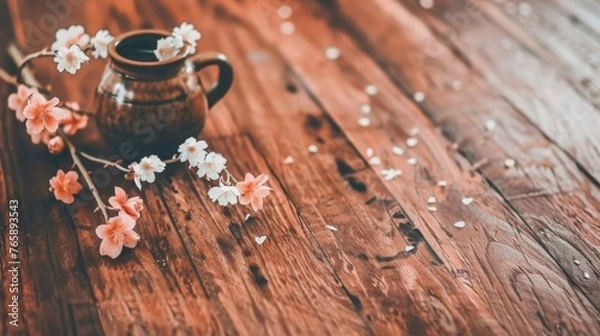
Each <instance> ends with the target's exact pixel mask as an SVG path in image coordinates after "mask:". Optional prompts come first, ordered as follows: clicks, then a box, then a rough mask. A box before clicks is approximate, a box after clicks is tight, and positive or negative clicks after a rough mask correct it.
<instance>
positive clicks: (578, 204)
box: [335, 0, 599, 307]
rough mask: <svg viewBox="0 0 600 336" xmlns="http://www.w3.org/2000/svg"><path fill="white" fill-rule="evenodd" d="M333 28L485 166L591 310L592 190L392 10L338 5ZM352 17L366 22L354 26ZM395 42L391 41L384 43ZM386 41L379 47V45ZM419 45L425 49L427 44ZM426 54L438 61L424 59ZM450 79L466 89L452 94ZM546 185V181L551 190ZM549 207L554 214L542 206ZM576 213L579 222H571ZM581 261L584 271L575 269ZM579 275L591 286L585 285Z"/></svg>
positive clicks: (404, 15) (594, 259)
mask: <svg viewBox="0 0 600 336" xmlns="http://www.w3.org/2000/svg"><path fill="white" fill-rule="evenodd" d="M338 4H339V8H338V9H339V10H340V12H341V13H342V14H341V15H338V16H335V19H336V20H337V22H338V26H339V27H341V28H343V29H345V30H347V31H352V32H353V33H354V34H355V40H356V41H357V42H358V44H359V46H360V47H361V48H362V49H363V50H370V51H372V52H373V55H374V57H375V59H376V60H377V61H378V62H379V63H380V65H381V66H382V68H383V69H385V70H386V72H387V73H388V74H389V76H390V78H391V79H392V80H394V82H395V83H396V84H397V85H398V86H399V87H400V88H401V89H402V90H405V91H406V92H411V93H412V92H417V91H424V92H426V93H427V99H426V100H425V102H424V103H423V104H422V105H421V107H422V109H423V111H424V112H425V113H426V114H427V115H428V116H429V117H430V118H431V119H432V120H433V121H434V123H436V124H438V125H439V126H440V127H441V129H442V132H443V133H444V135H445V136H446V137H448V138H449V139H450V140H451V141H453V142H455V143H457V144H458V148H459V150H460V151H461V153H463V154H464V155H465V156H466V157H467V158H468V159H469V161H470V162H472V163H475V162H480V161H481V160H484V159H485V160H487V161H489V163H488V164H486V165H484V166H482V167H480V168H481V169H480V171H481V172H482V174H483V175H484V176H486V179H487V180H488V181H489V182H490V183H491V184H492V185H493V186H494V188H497V189H498V190H499V191H500V192H501V193H502V195H503V197H504V198H505V199H507V200H508V201H509V204H510V205H511V207H514V208H515V209H516V210H517V211H518V212H519V213H520V216H521V217H522V218H523V219H524V220H525V222H526V223H527V226H528V227H529V229H530V230H531V231H532V233H533V234H534V235H535V237H536V240H537V241H539V242H540V243H541V244H542V246H543V247H544V249H546V250H547V251H548V253H550V254H551V255H552V257H553V258H554V259H555V260H556V261H557V262H558V264H559V265H560V266H561V268H562V269H563V270H564V271H565V272H566V273H567V275H568V276H569V279H570V280H571V281H573V282H575V283H576V284H577V285H578V287H579V288H580V289H581V290H582V291H583V292H584V293H585V294H586V296H587V297H588V298H589V299H590V300H591V301H592V302H593V303H594V305H595V306H596V307H598V304H599V298H598V296H597V294H596V292H595V291H594V290H593V288H595V287H597V281H598V280H597V276H598V271H597V270H598V269H599V268H598V266H599V264H598V262H599V256H598V251H597V249H596V248H595V246H597V245H598V243H597V241H598V240H597V237H598V233H597V227H595V226H594V223H595V222H594V221H595V219H594V218H597V217H598V215H597V211H598V210H597V209H598V199H597V197H596V196H594V195H598V192H597V189H596V186H595V185H594V184H593V183H592V182H590V181H589V179H588V178H587V177H586V176H585V175H583V174H582V173H581V172H580V171H579V170H578V168H577V166H576V165H575V164H574V163H573V162H572V161H571V160H570V159H569V158H568V157H567V156H566V155H564V154H563V153H562V152H561V151H560V150H558V149H557V148H556V147H554V146H553V145H552V144H551V143H549V142H548V141H547V140H546V138H545V137H544V136H543V135H542V134H540V133H539V132H537V131H536V129H535V128H534V127H532V126H531V125H530V124H529V123H528V122H527V120H525V119H524V118H523V117H522V116H520V115H519V114H518V113H517V112H516V111H515V110H514V109H513V108H512V107H511V106H510V105H509V104H507V103H506V101H504V100H503V99H502V98H500V97H498V96H497V95H496V94H494V93H493V90H491V89H490V87H489V86H488V85H487V84H486V83H485V82H484V81H483V80H482V79H481V78H480V77H479V76H477V75H476V74H473V72H472V71H471V68H470V67H469V65H468V64H465V63H464V62H463V60H461V57H462V56H456V54H455V52H456V51H455V50H451V49H449V48H447V47H445V46H444V45H443V44H442V43H440V42H439V41H437V39H436V38H435V37H434V36H433V35H432V34H431V31H430V30H429V29H428V27H426V26H425V25H423V23H422V22H420V21H419V19H417V18H416V17H415V16H414V15H412V14H411V13H410V12H408V11H407V10H405V9H404V8H403V7H402V6H400V5H399V4H397V3H392V2H388V1H383V0H382V1H376V2H375V4H376V5H377V6H366V5H364V6H363V5H355V6H354V7H353V9H350V7H352V6H350V4H348V3H347V2H344V1H339V2H338ZM356 13H361V15H362V16H364V17H363V18H362V19H359V18H358V17H357V16H356V15H357V14H356ZM369 18H370V19H374V18H377V20H378V22H380V25H378V26H377V27H379V28H377V29H376V28H374V27H369V28H367V27H366V26H365V24H364V22H366V21H365V20H369ZM389 34H394V35H393V36H394V39H388V40H385V36H388V35H389ZM384 40H385V41H386V42H385V43H382V42H381V41H384ZM423 41H426V42H425V43H424V42H423ZM425 48H429V49H432V48H433V49H434V50H437V51H436V57H427V55H428V53H427V50H426V49H425ZM394 50H407V54H408V55H407V56H408V57H400V58H399V57H397V56H396V54H395V53H394ZM414 54H416V55H424V56H425V58H424V59H423V60H426V61H427V63H425V64H426V65H427V66H422V67H420V68H419V71H418V72H416V71H409V70H407V71H403V69H411V68H412V67H414V66H415V63H414V58H411V55H414ZM453 79H458V80H461V81H462V83H463V85H464V87H465V88H468V90H466V89H464V90H462V91H461V92H460V94H457V93H456V92H455V90H454V89H452V85H451V82H452V81H453ZM490 119H494V120H497V121H498V127H497V128H496V130H495V131H494V132H492V133H491V134H486V133H485V132H481V130H482V129H483V125H484V124H485V122H486V121H487V120H490ZM506 158H514V159H516V161H517V162H518V166H517V169H513V170H508V171H507V170H506V169H504V168H503V167H502V166H503V161H504V159H506ZM549 181H551V182H550V183H549ZM548 204H552V206H548ZM573 213H577V214H579V215H580V216H576V217H574V216H573V215H572V214H573ZM573 259H578V260H579V259H581V261H582V263H584V264H585V267H584V268H579V267H575V266H574V265H573ZM583 271H586V272H589V274H591V275H592V276H591V279H585V278H584V277H583Z"/></svg>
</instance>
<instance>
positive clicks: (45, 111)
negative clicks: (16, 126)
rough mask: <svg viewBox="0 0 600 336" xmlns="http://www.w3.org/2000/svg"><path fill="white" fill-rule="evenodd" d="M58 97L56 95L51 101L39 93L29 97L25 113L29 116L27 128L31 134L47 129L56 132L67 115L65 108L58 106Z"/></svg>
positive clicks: (26, 116)
mask: <svg viewBox="0 0 600 336" xmlns="http://www.w3.org/2000/svg"><path fill="white" fill-rule="evenodd" d="M58 103H59V100H58V98H56V97H54V98H52V99H50V100H49V101H48V100H46V98H44V96H42V95H41V94H39V93H34V94H33V95H32V96H31V98H29V103H28V104H27V106H25V109H24V110H23V115H25V118H27V123H26V124H25V126H27V129H28V130H29V131H31V134H37V133H40V132H42V131H43V130H44V129H47V130H48V131H49V132H51V133H54V132H56V130H57V129H58V122H59V121H60V120H62V119H63V118H64V117H65V116H66V112H65V110H63V109H61V108H58V107H56V105H58Z"/></svg>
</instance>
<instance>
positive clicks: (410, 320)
mask: <svg viewBox="0 0 600 336" xmlns="http://www.w3.org/2000/svg"><path fill="white" fill-rule="evenodd" d="M425 2H427V1H425ZM55 4H57V5H55ZM282 4H287V5H290V6H291V7H292V8H293V14H292V16H291V18H289V19H287V20H289V22H292V23H293V25H294V28H295V30H294V31H293V33H292V34H289V35H286V34H283V33H282V32H281V29H280V27H281V25H282V24H283V23H284V22H285V21H286V20H284V19H282V18H280V16H279V15H278V13H277V10H278V7H279V6H280V5H282ZM0 6H1V7H0V22H2V26H1V29H0V45H1V46H2V48H4V46H6V45H7V44H8V43H9V42H10V41H12V40H16V41H17V43H18V44H19V45H20V46H22V47H23V48H24V49H25V50H28V51H34V50H36V49H41V47H43V46H44V45H49V44H50V43H51V42H52V41H53V39H54V36H53V35H54V32H55V31H56V29H58V28H64V27H67V26H69V25H71V24H82V25H84V26H85V27H86V29H87V31H89V32H91V33H93V32H95V31H97V30H98V29H100V28H106V29H109V30H110V31H111V32H112V33H113V35H117V34H119V33H121V32H126V31H129V30H131V29H137V28H150V27H153V28H167V29H170V28H172V27H174V26H176V25H179V24H180V23H182V22H184V21H187V22H190V23H192V24H194V25H195V26H196V27H197V28H198V29H199V30H200V31H201V32H202V34H203V38H202V40H201V41H200V44H199V49H200V50H201V51H210V50H214V51H220V52H223V53H225V54H226V55H228V57H229V58H230V60H231V63H232V64H233V67H234V71H235V76H236V80H235V84H234V86H233V88H232V90H231V91H230V93H229V94H228V95H227V96H226V98H225V99H224V100H223V101H222V102H221V103H219V104H218V105H217V106H216V107H215V108H214V109H213V110H212V112H211V113H210V116H209V121H208V126H207V127H206V128H205V130H204V131H203V133H202V137H203V138H205V139H206V140H208V141H209V142H210V143H211V145H212V146H213V147H214V148H215V149H216V150H217V151H220V152H222V153H224V155H225V156H226V157H228V158H230V162H231V164H230V169H231V170H232V171H233V172H234V173H235V174H236V175H240V174H242V173H243V172H245V171H253V172H259V171H260V172H267V173H268V174H269V175H270V176H271V180H270V186H271V187H272V188H273V189H274V192H273V194H272V197H271V198H270V199H269V200H268V201H267V202H266V206H265V210H264V211H262V212H259V213H257V214H255V215H253V217H251V218H250V219H248V220H245V217H246V213H247V212H248V209H246V208H243V207H229V208H226V209H222V208H220V207H219V206H218V205H215V204H213V203H211V202H210V200H209V199H208V198H207V197H206V196H205V195H206V192H207V190H208V188H209V185H208V184H206V183H204V182H202V181H200V180H199V179H194V178H192V176H191V175H190V173H189V172H187V171H186V169H184V168H183V167H179V168H177V169H171V170H168V171H167V172H166V174H164V176H162V177H161V178H159V179H158V180H157V182H156V183H155V184H152V185H148V187H147V188H144V190H143V191H142V192H140V195H141V196H142V197H143V198H144V200H145V203H146V211H145V213H144V215H143V217H142V218H141V220H140V222H139V223H138V225H137V227H136V230H137V231H138V232H139V233H140V235H141V236H142V241H141V242H140V244H139V245H138V247H137V248H135V249H134V250H127V251H125V253H124V254H123V255H122V256H121V257H120V258H118V259H116V260H112V259H109V258H107V257H101V256H100V255H99V253H98V246H99V243H100V240H99V239H98V238H97V237H96V236H95V234H94V228H95V226H96V225H98V224H100V223H101V221H102V216H101V215H100V214H99V213H94V212H93V210H94V207H95V206H94V205H93V201H91V200H88V201H87V203H86V204H87V206H78V207H77V208H75V209H74V210H73V209H72V210H69V209H68V208H66V207H65V206H64V205H62V204H60V203H58V202H56V201H55V199H54V197H53V195H52V194H51V193H50V192H48V191H47V188H48V179H49V178H50V177H51V176H52V175H53V174H54V173H55V172H56V170H57V169H58V168H63V169H65V168H68V167H69V166H70V164H71V161H70V159H69V157H68V155H62V156H58V157H53V156H50V155H49V154H48V153H47V151H46V149H45V148H43V147H38V146H34V145H33V144H31V142H30V140H29V136H28V135H27V134H26V132H25V129H24V127H23V125H22V124H20V123H19V122H18V121H17V120H16V119H15V118H14V114H13V113H7V111H8V110H7V108H6V107H2V108H0V112H1V114H0V116H1V119H0V146H1V152H0V189H1V194H0V204H2V207H1V209H2V217H1V226H0V234H1V235H2V239H1V240H0V248H1V252H0V256H1V262H2V264H1V266H2V267H1V271H2V276H0V282H2V288H3V290H2V292H1V293H0V298H1V299H2V302H3V305H2V309H0V312H5V311H6V309H7V307H6V304H5V303H6V302H7V300H8V295H9V293H8V290H7V288H8V280H7V277H5V274H7V271H8V264H7V262H8V256H7V254H6V251H7V250H8V245H7V242H8V238H7V237H8V230H7V223H8V220H7V218H8V210H7V206H6V205H7V204H8V201H9V200H10V199H18V200H19V201H20V236H19V237H20V240H21V249H20V251H19V256H20V260H21V265H20V267H21V269H20V272H21V273H20V282H19V286H20V289H21V296H20V302H19V303H20V314H21V315H20V317H21V320H20V322H21V325H20V326H19V328H13V327H11V326H9V325H8V316H7V314H6V313H3V314H2V326H1V327H0V334H5V333H14V334H31V335H41V334H46V335H70V334H80V335H93V334H102V333H104V334H109V335H124V334H134V335H154V334H161V335H184V334H190V335H199V334H227V335H236V334H240V335H292V334H293V335H300V334H302V335H425V334H426V335H454V334H461V335H467V334H473V335H549V334H556V335H563V334H569V335H599V334H600V251H599V249H598V246H599V245H600V78H599V77H598V76H599V75H600V3H599V2H597V1H594V0H529V2H528V3H526V2H522V3H521V2H516V1H515V2H509V1H504V0H494V1H492V0H481V1H475V0H471V1H466V0H434V6H433V7H432V8H430V9H424V8H423V7H422V6H420V5H419V2H418V1H417V0H364V1H358V0H320V1H318V0H307V1H291V0H289V1H283V0H279V1H278V0H202V1H192V0H190V1H187V0H186V1H166V0H161V1H141V0H138V1H130V0H128V1H120V0H108V1H83V0H55V1H42V0H39V1H27V2H25V1H17V0H8V1H7V3H2V4H1V5H0ZM288 26H289V24H288ZM329 47H337V48H339V50H340V52H341V56H340V58H339V59H337V60H329V59H327V57H326V56H325V50H326V49H327V48H329ZM0 63H1V65H2V66H9V64H10V61H9V59H8V57H5V58H3V59H2V60H0ZM103 67H104V64H103V62H100V61H94V62H91V63H90V64H89V65H86V66H85V67H84V69H83V70H82V71H81V73H78V74H77V75H76V76H70V75H68V74H58V73H57V72H56V70H55V69H54V67H53V65H52V62H51V61H50V60H40V61H36V63H35V67H34V69H33V70H34V72H35V75H36V77H37V78H38V79H39V80H40V81H41V82H43V83H51V84H52V87H53V89H54V91H56V92H58V93H59V94H60V95H61V97H68V100H76V101H79V102H80V103H81V104H82V105H83V107H84V108H88V109H92V108H93V99H92V98H91V97H92V96H93V94H92V93H93V91H94V88H95V86H96V84H97V82H98V77H99V74H100V72H101V71H102V68H103ZM207 77H210V75H209V76H207ZM206 79H207V78H205V80H206ZM371 84H372V85H376V87H377V88H378V93H377V94H376V95H374V96H369V95H367V94H366V93H365V90H364V88H365V86H367V85H371ZM13 90H14V89H13V88H11V87H9V86H7V85H1V86H0V100H1V101H6V97H7V96H8V94H9V93H11V92H13ZM417 92H423V93H424V94H425V98H424V100H423V101H415V99H414V94H415V93H417ZM417 100H418V99H417ZM365 103H368V104H370V106H371V107H372V112H371V113H370V114H368V116H367V117H368V118H369V120H370V121H371V124H370V125H369V126H368V127H362V126H360V125H359V122H358V120H359V119H360V118H361V117H364V116H366V115H363V114H362V113H361V104H365ZM2 106H5V105H4V104H3V105H2ZM492 122H495V125H492ZM486 125H487V127H486ZM492 126H495V127H492ZM416 129H418V130H419V134H418V135H416V138H417V139H418V144H417V145H416V146H415V147H412V148H409V147H408V146H407V145H406V140H407V139H408V138H410V137H411V136H413V135H414V133H415V130H416ZM411 133H412V134H413V135H411ZM77 141H78V142H79V143H81V145H82V146H83V147H84V148H87V149H88V151H96V152H98V151H99V150H101V148H103V145H102V140H101V139H100V138H99V135H98V134H97V132H96V131H95V130H94V129H93V128H92V130H91V131H89V133H88V134H85V135H84V136H80V137H79V138H78V140H77ZM312 144H315V145H317V146H318V148H319V152H318V153H316V154H310V153H308V151H307V148H308V146H310V145H312ZM394 145H398V146H400V147H402V148H404V149H405V152H406V153H405V154H404V155H403V156H399V155H395V154H393V152H392V147H393V146H394ZM368 148H372V149H373V152H374V153H375V155H377V156H378V157H380V158H381V164H380V165H376V164H374V163H373V161H372V160H371V158H369V157H368V155H367V152H368V151H367V149H368ZM288 156H292V157H293V158H294V163H292V164H285V163H284V160H285V158H286V157H288ZM410 158H414V159H416V160H417V163H416V165H410V164H409V162H410V161H411V160H410ZM507 159H514V160H515V161H516V165H515V166H514V167H512V168H511V167H506V166H505V161H506V160H507ZM94 168H98V167H94ZM384 168H396V169H401V170H402V171H403V175H402V176H401V177H399V178H397V179H395V180H392V181H386V180H385V179H384V178H383V177H382V173H381V170H382V169H384ZM441 180H445V181H447V184H448V185H447V187H445V188H442V187H439V186H438V185H437V183H438V181H441ZM115 183H118V184H123V185H126V186H127V188H128V190H129V191H130V192H134V193H135V189H134V188H135V187H134V186H133V184H132V183H127V182H125V181H123V180H122V177H120V176H113V177H112V181H111V183H107V184H104V185H100V192H101V194H102V196H103V198H107V197H108V196H109V195H110V194H111V192H112V185H113V184H115ZM431 196H434V197H436V198H437V203H436V204H435V206H436V207H437V211H435V212H432V211H428V204H427V200H428V198H429V197H431ZM464 197H472V198H473V203H472V204H470V205H468V206H467V205H464V204H463V203H462V200H463V198H464ZM84 203H85V202H84ZM461 220H462V221H465V222H466V226H465V227H464V228H462V229H460V228H457V227H455V226H454V223H455V222H457V221H461ZM328 225H330V226H335V227H336V228H337V231H332V230H330V229H328V227H327V226H328ZM260 235H266V236H267V237H268V238H267V240H266V242H265V243H264V244H263V245H260V246H259V245H258V244H256V243H255V239H254V238H255V237H256V236H260ZM406 246H414V249H413V250H409V251H408V252H407V250H405V248H406Z"/></svg>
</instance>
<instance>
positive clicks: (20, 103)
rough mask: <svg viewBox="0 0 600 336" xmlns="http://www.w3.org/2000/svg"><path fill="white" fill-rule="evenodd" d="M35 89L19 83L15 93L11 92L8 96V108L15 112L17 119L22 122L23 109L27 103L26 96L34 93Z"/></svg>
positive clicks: (23, 118) (23, 117) (23, 116)
mask: <svg viewBox="0 0 600 336" xmlns="http://www.w3.org/2000/svg"><path fill="white" fill-rule="evenodd" d="M36 92H37V90H36V89H31V88H28V87H27V86H25V85H19V88H18V89H17V92H16V93H11V94H10V96H8V108H9V109H11V110H13V111H15V112H17V119H19V121H21V122H23V121H25V119H26V118H25V115H23V109H24V108H25V105H27V98H29V96H31V95H32V94H34V93H36Z"/></svg>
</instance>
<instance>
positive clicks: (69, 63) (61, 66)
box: [54, 44, 90, 75]
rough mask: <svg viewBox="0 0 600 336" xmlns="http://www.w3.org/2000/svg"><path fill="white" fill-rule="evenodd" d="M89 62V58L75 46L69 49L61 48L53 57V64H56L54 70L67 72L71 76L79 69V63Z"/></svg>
mask: <svg viewBox="0 0 600 336" xmlns="http://www.w3.org/2000/svg"><path fill="white" fill-rule="evenodd" d="M89 60H90V58H89V57H87V56H86V55H85V54H84V53H83V51H81V49H79V47H78V46H77V45H75V44H74V45H72V46H70V47H69V48H66V47H61V48H60V49H59V50H58V51H57V52H56V55H55V56H54V62H56V63H57V66H56V68H57V69H58V71H60V72H63V71H65V70H67V72H68V73H70V74H72V75H74V74H75V73H76V72H77V70H79V69H81V63H83V62H87V61H89Z"/></svg>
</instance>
